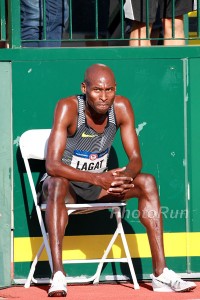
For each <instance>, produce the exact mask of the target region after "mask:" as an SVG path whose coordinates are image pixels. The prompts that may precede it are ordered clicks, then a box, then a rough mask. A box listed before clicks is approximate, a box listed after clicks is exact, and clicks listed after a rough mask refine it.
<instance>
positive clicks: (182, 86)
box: [0, 47, 200, 278]
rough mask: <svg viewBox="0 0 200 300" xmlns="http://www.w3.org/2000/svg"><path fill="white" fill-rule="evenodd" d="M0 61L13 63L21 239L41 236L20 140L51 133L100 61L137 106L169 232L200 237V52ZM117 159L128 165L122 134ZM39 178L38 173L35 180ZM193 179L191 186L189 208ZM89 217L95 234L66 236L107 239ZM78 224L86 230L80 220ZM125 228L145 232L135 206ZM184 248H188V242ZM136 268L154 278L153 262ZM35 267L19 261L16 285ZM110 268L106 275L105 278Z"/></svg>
mask: <svg viewBox="0 0 200 300" xmlns="http://www.w3.org/2000/svg"><path fill="white" fill-rule="evenodd" d="M0 57H1V60H4V61H6V60H11V61H12V76H13V77H12V88H13V140H14V156H13V158H14V185H15V188H14V199H15V238H23V237H29V236H30V237H37V236H40V230H39V228H38V226H35V224H36V214H35V211H34V209H33V204H32V197H31V193H30V189H29V187H28V181H27V177H26V174H25V173H24V167H23V163H22V159H21V157H20V151H19V149H18V141H19V136H20V135H21V134H22V132H24V131H25V130H27V129H31V128H49V127H51V124H52V119H53V111H54V107H55V104H56V102H57V101H58V99H60V98H62V97H65V96H68V95H71V94H75V93H79V92H80V83H81V81H82V80H83V74H84V71H85V69H86V68H87V67H88V66H89V65H91V64H92V63H97V62H100V63H105V64H107V65H109V66H110V67H111V68H112V69H113V70H114V72H115V74H116V79H117V93H119V94H123V95H125V96H127V97H128V98H129V99H130V100H131V103H132V105H133V107H134V110H135V118H136V128H137V131H138V135H139V140H140V145H141V152H142V156H143V165H144V167H143V171H144V172H149V173H152V174H154V176H155V177H156V179H157V182H158V187H159V193H160V198H161V203H162V213H163V219H164V231H165V233H176V232H177V233H185V232H187V231H188V230H190V231H191V232H193V233H195V232H197V233H198V232H199V219H198V210H199V208H200V207H199V206H200V204H199V201H198V197H199V195H198V163H197V165H195V163H196V161H197V162H198V147H199V142H198V141H197V138H198V127H197V125H198V109H199V104H198V95H199V87H198V78H199V74H198V71H197V67H199V58H200V48H199V47H180V48H178V47H162V48H159V47H157V48H156V47H155V48H153V47H151V48H142V49H141V48H140V49H138V48H131V47H130V48H129V47H127V48H126V47H124V48H120V47H119V48H115V47H113V48H104V49H99V48H93V49H85V48H84V49H83V48H79V49H78V48H73V49H45V50H44V49H21V50H11V49H7V50H5V49H4V50H0ZM186 57H187V58H186ZM188 66H189V68H188ZM190 79H192V80H190ZM187 97H188V99H189V102H188V107H187V106H186V100H187ZM191 99H195V101H194V100H193V101H190V100H191ZM191 103H192V104H191ZM187 116H188V117H189V120H187ZM188 135H189V138H188ZM112 154H113V156H112V161H111V162H110V163H111V165H112V166H123V165H124V164H126V157H125V155H124V153H123V149H122V145H121V143H120V137H119V133H118V134H117V136H116V139H115V142H114V147H113V149H112ZM188 164H189V171H188ZM188 173H189V175H188ZM37 176H38V173H37V172H36V174H35V179H37ZM188 176H189V181H190V185H191V199H190V200H191V201H189V204H188ZM187 209H189V214H188V211H187ZM187 217H188V218H187ZM89 218H90V219H89V224H94V225H93V226H92V229H91V228H89V227H88V226H87V225H85V224H88V223H87V222H86V221H84V226H83V225H82V226H81V228H80V227H79V226H76V224H77V223H76V222H75V223H76V224H75V223H74V222H72V223H70V224H71V225H70V226H69V228H68V231H67V234H69V235H79V234H84V235H90V234H95V233H96V234H104V235H105V234H110V233H111V232H112V228H109V226H110V225H109V224H108V223H105V226H101V227H97V228H95V224H96V221H97V220H98V223H99V222H101V218H100V217H97V216H96V215H95V216H90V217H89ZM97 218H98V219H97ZM79 222H80V223H81V224H82V221H81V220H79ZM79 222H78V223H79ZM92 222H94V223H92ZM124 226H125V229H126V233H130V234H133V233H137V234H138V233H139V234H140V233H141V234H142V233H144V232H145V229H144V228H143V227H142V225H141V224H140V223H139V220H138V217H137V200H135V199H133V200H132V201H130V202H129V204H128V207H127V213H126V216H125V218H124ZM111 227H112V226H111ZM93 229H94V230H93ZM169 246H170V244H169ZM185 247H186V248H187V247H188V249H189V248H190V243H189V241H187V244H186V245H185ZM188 249H186V250H187V251H188ZM187 251H186V252H187ZM188 253H189V252H188ZM197 260H198V257H193V258H192V259H191V258H190V256H189V255H185V256H183V257H176V259H174V258H172V257H167V263H168V266H169V267H170V268H173V269H175V270H176V271H178V272H181V273H184V272H187V271H192V272H198V270H199V267H198V264H197V263H196V261H197ZM134 263H135V265H136V271H137V274H140V276H141V277H145V278H146V277H147V276H148V274H149V273H151V271H152V269H151V259H150V258H146V257H141V258H137V259H134ZM29 267H30V263H29V262H16V263H15V278H25V277H26V275H27V273H28V270H29ZM110 268H111V266H108V268H105V269H104V275H106V274H107V272H108V271H109V269H110ZM82 270H83V268H82V267H80V266H73V268H72V267H69V268H68V273H70V275H76V276H78V275H79V274H80V275H81V274H82ZM91 270H92V267H87V268H86V269H84V271H85V272H87V273H88V274H89V273H91ZM45 272H46V273H49V268H48V267H47V263H46V262H41V263H40V264H39V271H38V274H42V276H45V275H46V273H45ZM79 272H81V273H79ZM121 272H122V273H123V274H126V272H127V270H125V268H121ZM44 273H45V274H44Z"/></svg>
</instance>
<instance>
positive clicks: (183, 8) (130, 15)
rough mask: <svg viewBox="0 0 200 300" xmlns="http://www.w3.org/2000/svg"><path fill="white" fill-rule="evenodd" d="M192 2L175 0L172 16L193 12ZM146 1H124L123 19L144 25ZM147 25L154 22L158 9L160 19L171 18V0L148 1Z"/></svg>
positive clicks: (190, 0) (189, 0) (191, 0)
mask: <svg viewBox="0 0 200 300" xmlns="http://www.w3.org/2000/svg"><path fill="white" fill-rule="evenodd" d="M193 2H194V1H193V0H175V2H174V6H175V7H174V16H181V15H184V14H187V13H188V12H190V11H192V10H193ZM146 3H147V1H146V0H126V2H125V4H124V13H125V18H126V19H130V20H135V21H138V22H142V23H146V20H147V15H146V14H147V7H146ZM148 3H149V7H148V8H149V10H148V11H149V16H148V20H149V23H151V24H152V23H154V22H155V20H156V13H157V9H158V8H159V11H160V12H159V13H160V18H172V16H173V1H172V0H149V1H148Z"/></svg>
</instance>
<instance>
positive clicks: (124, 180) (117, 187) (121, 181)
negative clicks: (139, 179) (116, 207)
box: [107, 167, 134, 195]
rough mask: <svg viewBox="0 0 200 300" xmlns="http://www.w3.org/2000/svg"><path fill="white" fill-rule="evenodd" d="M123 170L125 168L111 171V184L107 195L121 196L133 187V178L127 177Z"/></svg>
mask: <svg viewBox="0 0 200 300" xmlns="http://www.w3.org/2000/svg"><path fill="white" fill-rule="evenodd" d="M125 170H126V167H124V168H121V169H116V170H113V176H114V178H113V182H112V183H111V185H110V187H109V189H108V190H107V192H108V193H109V194H114V195H123V194H125V193H126V192H127V191H128V190H130V189H132V188H133V187H134V184H133V178H132V177H130V176H127V174H126V172H125Z"/></svg>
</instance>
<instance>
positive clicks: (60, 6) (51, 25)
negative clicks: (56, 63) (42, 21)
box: [40, 0, 69, 47]
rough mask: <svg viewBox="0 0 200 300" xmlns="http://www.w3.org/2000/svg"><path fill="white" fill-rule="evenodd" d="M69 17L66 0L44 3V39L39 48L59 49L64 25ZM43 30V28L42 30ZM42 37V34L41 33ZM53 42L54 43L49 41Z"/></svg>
mask: <svg viewBox="0 0 200 300" xmlns="http://www.w3.org/2000/svg"><path fill="white" fill-rule="evenodd" d="M68 16H69V7H68V3H67V1H66V0H57V1H55V0H47V2H46V39H47V40H48V41H47V42H41V43H40V47H60V46H61V40H62V35H63V30H64V25H65V23H66V21H67V19H68ZM43 30H45V28H43ZM43 37H44V33H43ZM51 40H55V41H51Z"/></svg>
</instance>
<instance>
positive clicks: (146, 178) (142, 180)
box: [137, 173, 157, 194]
mask: <svg viewBox="0 0 200 300" xmlns="http://www.w3.org/2000/svg"><path fill="white" fill-rule="evenodd" d="M137 185H138V186H139V188H140V190H141V191H142V192H143V193H145V194H146V193H149V192H152V191H154V190H155V189H157V187H156V180H155V178H154V176H153V175H151V174H143V173H142V174H139V175H138V176H137Z"/></svg>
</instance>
